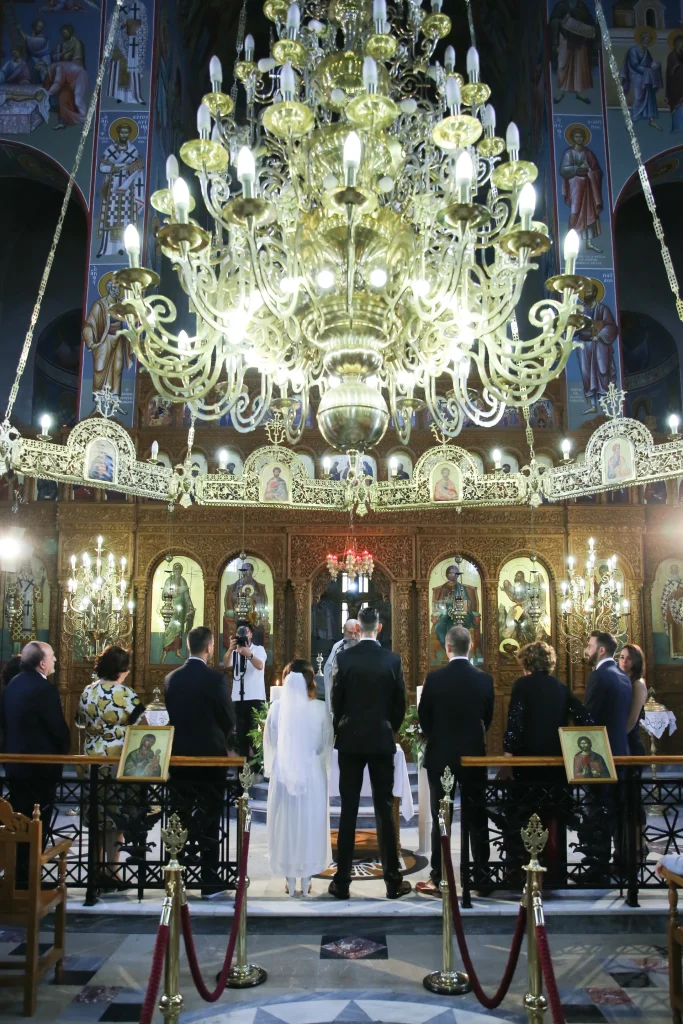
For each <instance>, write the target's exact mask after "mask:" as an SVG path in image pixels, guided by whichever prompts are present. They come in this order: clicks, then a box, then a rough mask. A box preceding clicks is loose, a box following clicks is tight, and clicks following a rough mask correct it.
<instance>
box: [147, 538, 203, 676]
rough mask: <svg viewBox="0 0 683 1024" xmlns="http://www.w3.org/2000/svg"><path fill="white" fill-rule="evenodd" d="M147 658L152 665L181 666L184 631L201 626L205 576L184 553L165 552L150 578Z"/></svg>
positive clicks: (184, 643) (184, 646)
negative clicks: (172, 553) (150, 596)
mask: <svg viewBox="0 0 683 1024" xmlns="http://www.w3.org/2000/svg"><path fill="white" fill-rule="evenodd" d="M151 608H152V620H151V625H150V650H149V660H150V664H152V665H160V664H164V665H169V666H170V667H171V668H174V667H176V666H177V665H182V664H183V662H184V661H185V659H186V658H187V653H188V652H187V648H186V640H187V634H188V633H189V631H190V630H191V629H193V628H194V626H202V625H204V577H203V574H202V570H201V568H200V567H199V565H198V564H197V563H196V562H195V561H194V559H192V558H187V557H186V556H185V555H170V554H169V555H167V556H166V558H165V559H164V560H163V562H161V563H160V565H158V566H157V569H156V572H155V573H154V579H153V580H152V605H151Z"/></svg>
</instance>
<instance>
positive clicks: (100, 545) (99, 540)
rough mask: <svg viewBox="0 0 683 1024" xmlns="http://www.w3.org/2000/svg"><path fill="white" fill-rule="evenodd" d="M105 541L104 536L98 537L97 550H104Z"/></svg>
mask: <svg viewBox="0 0 683 1024" xmlns="http://www.w3.org/2000/svg"><path fill="white" fill-rule="evenodd" d="M103 543H104V541H103V538H102V537H98V538H97V550H98V551H101V550H102V544H103Z"/></svg>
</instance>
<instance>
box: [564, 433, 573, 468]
mask: <svg viewBox="0 0 683 1024" xmlns="http://www.w3.org/2000/svg"><path fill="white" fill-rule="evenodd" d="M571 447H572V443H571V441H570V440H569V438H568V437H565V439H564V441H563V442H562V455H563V457H564V461H565V462H569V452H570V451H571Z"/></svg>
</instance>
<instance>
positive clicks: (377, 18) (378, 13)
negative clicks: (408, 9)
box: [372, 0, 387, 32]
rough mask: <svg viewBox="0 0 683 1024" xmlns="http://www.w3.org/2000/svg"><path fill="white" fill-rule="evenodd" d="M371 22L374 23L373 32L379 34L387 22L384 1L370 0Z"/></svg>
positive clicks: (385, 3)
mask: <svg viewBox="0 0 683 1024" xmlns="http://www.w3.org/2000/svg"><path fill="white" fill-rule="evenodd" d="M372 20H373V21H374V23H375V31H376V32H381V31H382V29H383V28H384V23H385V21H386V20H387V2H386V0H372ZM380 26H381V27H380Z"/></svg>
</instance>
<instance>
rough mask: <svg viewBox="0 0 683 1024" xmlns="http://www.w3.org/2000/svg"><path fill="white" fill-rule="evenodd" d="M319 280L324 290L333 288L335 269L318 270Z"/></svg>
mask: <svg viewBox="0 0 683 1024" xmlns="http://www.w3.org/2000/svg"><path fill="white" fill-rule="evenodd" d="M317 281H318V287H319V288H322V289H323V291H327V290H328V288H332V287H333V286H334V271H332V270H329V269H328V268H327V267H326V268H324V269H323V270H320V271H318V277H317ZM331 383H332V381H330V384H331Z"/></svg>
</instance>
